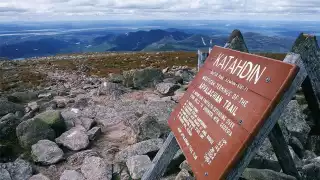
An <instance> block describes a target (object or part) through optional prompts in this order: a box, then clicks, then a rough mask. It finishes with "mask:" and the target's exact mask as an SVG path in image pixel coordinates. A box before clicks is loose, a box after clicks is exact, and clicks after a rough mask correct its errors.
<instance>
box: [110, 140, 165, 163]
mask: <svg viewBox="0 0 320 180" xmlns="http://www.w3.org/2000/svg"><path fill="white" fill-rule="evenodd" d="M162 145H163V140H162V139H150V140H146V141H142V142H139V143H137V144H133V145H131V146H128V147H127V148H125V149H124V150H122V151H120V152H119V153H118V154H116V156H115V162H126V161H127V159H128V158H130V157H132V156H136V155H145V154H147V153H149V152H155V151H158V150H159V149H160V148H161V146H162Z"/></svg>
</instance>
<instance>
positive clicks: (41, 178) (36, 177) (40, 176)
mask: <svg viewBox="0 0 320 180" xmlns="http://www.w3.org/2000/svg"><path fill="white" fill-rule="evenodd" d="M29 180H50V179H49V178H48V177H47V176H45V175H43V174H37V175H34V176H32V177H31V178H30V179H29Z"/></svg>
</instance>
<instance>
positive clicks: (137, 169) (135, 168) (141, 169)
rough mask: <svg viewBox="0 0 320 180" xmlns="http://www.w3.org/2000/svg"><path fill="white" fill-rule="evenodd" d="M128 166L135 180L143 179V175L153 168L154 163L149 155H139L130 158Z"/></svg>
mask: <svg viewBox="0 0 320 180" xmlns="http://www.w3.org/2000/svg"><path fill="white" fill-rule="evenodd" d="M126 165H127V167H128V170H129V172H130V176H131V177H132V178H133V179H140V178H142V176H143V174H144V173H145V172H147V171H148V170H149V169H150V168H151V167H152V165H153V164H152V162H151V160H150V158H149V157H148V156H147V155H137V156H133V157H130V158H129V159H128V160H127V162H126Z"/></svg>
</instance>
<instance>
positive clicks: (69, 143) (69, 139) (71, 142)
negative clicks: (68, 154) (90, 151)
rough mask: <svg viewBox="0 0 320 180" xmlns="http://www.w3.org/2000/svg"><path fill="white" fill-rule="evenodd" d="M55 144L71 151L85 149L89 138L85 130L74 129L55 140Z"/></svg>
mask: <svg viewBox="0 0 320 180" xmlns="http://www.w3.org/2000/svg"><path fill="white" fill-rule="evenodd" d="M56 143H58V144H61V145H63V146H65V147H67V148H68V149H70V150H73V151H79V150H81V149H85V148H86V147H88V145H89V137H88V135H87V134H86V131H85V129H82V128H79V127H75V128H72V129H70V130H69V131H67V132H65V133H63V134H62V135H61V136H60V137H58V138H56Z"/></svg>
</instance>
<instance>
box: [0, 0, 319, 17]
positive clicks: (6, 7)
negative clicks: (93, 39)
mask: <svg viewBox="0 0 320 180" xmlns="http://www.w3.org/2000/svg"><path fill="white" fill-rule="evenodd" d="M317 17H320V1H319V0H281V1H280V0H11V1H9V2H8V1H7V0H0V20H27V19H28V20H59V19H60V20H67V19H78V18H85V19H240V18H241V19H251V18H253V19H290V18H293V19H295V18H299V19H297V20H304V19H306V20H311V19H315V20H317Z"/></svg>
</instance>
